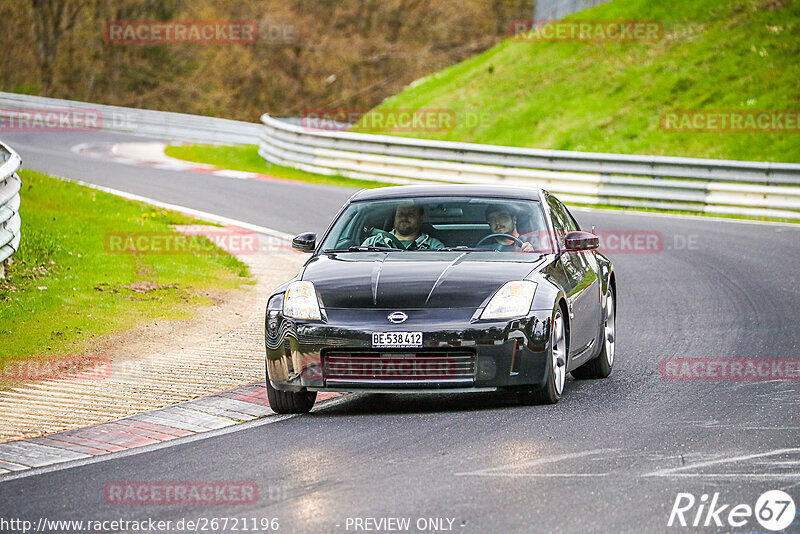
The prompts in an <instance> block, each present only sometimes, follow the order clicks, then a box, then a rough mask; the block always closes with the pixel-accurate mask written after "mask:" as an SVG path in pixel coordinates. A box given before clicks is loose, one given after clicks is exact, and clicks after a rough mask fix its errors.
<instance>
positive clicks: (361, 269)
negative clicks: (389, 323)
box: [302, 252, 543, 309]
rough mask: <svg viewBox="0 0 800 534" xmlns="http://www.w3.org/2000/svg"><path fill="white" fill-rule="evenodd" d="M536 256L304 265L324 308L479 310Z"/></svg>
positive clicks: (419, 256) (389, 257)
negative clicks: (479, 307)
mask: <svg viewBox="0 0 800 534" xmlns="http://www.w3.org/2000/svg"><path fill="white" fill-rule="evenodd" d="M542 260H543V257H542V256H540V255H538V254H536V255H534V254H513V255H512V254H506V253H498V252H469V253H461V254H459V253H457V252H391V253H382V252H352V253H333V254H323V255H319V256H316V257H314V258H312V259H311V260H310V261H309V263H308V264H307V265H306V267H305V269H304V271H303V274H302V279H303V280H309V281H311V282H313V283H314V287H315V288H316V290H317V294H318V295H319V297H320V300H321V301H322V304H323V306H324V307H326V308H377V309H388V308H405V309H410V308H477V307H478V306H480V305H481V304H482V303H483V302H484V301H485V300H486V299H487V298H488V297H489V296H491V295H492V294H493V293H494V292H495V291H497V290H498V289H499V288H500V287H501V286H502V285H503V284H504V283H506V282H508V281H510V280H522V279H523V278H526V277H528V276H529V275H530V274H531V272H532V271H534V270H536V269H537V267H539V266H540V265H541V264H542V263H543V261H542Z"/></svg>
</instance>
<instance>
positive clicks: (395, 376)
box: [322, 349, 476, 384]
mask: <svg viewBox="0 0 800 534" xmlns="http://www.w3.org/2000/svg"><path fill="white" fill-rule="evenodd" d="M322 366H323V367H322V368H323V373H324V378H325V380H326V382H328V383H331V384H333V383H361V384H392V383H393V384H419V383H431V382H435V383H441V384H452V383H472V382H474V381H475V367H476V366H475V353H474V352H471V351H466V350H463V349H459V350H437V351H430V352H414V353H409V352H408V350H407V349H406V350H405V351H395V352H391V351H380V352H377V351H358V352H356V351H353V352H348V351H341V350H335V351H327V352H325V353H323V354H322Z"/></svg>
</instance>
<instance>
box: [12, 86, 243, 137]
mask: <svg viewBox="0 0 800 534" xmlns="http://www.w3.org/2000/svg"><path fill="white" fill-rule="evenodd" d="M48 112H49V113H48ZM0 117H3V119H4V123H5V126H6V128H5V129H6V130H10V131H15V130H16V131H20V130H22V131H25V130H26V129H30V130H34V131H42V130H53V131H69V130H80V129H84V130H105V131H111V132H119V133H130V134H134V135H141V136H150V137H155V138H158V139H171V140H175V141H190V142H195V143H218V144H257V143H258V136H259V125H258V123H250V122H242V121H233V120H229V119H218V118H215V117H204V116H202V115H188V114H186V113H172V112H169V111H155V110H149V109H133V108H123V107H119V106H106V105H103V104H90V103H87V102H77V101H75V100H61V99H58V98H46V97H42V96H32V95H19V94H16V93H3V92H0ZM2 130H3V128H0V134H1V133H2Z"/></svg>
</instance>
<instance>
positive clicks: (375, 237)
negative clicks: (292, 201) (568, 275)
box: [321, 197, 552, 253]
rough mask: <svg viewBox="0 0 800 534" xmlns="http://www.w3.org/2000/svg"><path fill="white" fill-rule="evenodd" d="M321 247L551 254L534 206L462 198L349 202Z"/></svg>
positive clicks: (529, 202)
mask: <svg viewBox="0 0 800 534" xmlns="http://www.w3.org/2000/svg"><path fill="white" fill-rule="evenodd" d="M321 248H322V251H323V252H343V251H348V252H361V251H363V252H369V251H398V250H405V251H421V252H426V251H436V250H439V251H451V250H452V251H487V252H489V251H494V252H526V253H529V252H538V253H550V252H552V246H551V241H550V234H549V232H548V230H547V225H546V224H545V219H544V216H543V213H542V208H541V205H540V203H539V202H537V201H533V200H519V199H504V198H468V197H422V198H420V197H415V198H411V197H409V198H392V199H381V200H366V201H357V202H353V203H351V204H350V205H349V206H347V208H346V209H345V210H344V211H343V212H342V213H341V215H340V216H339V217H338V219H336V222H335V223H334V224H333V227H332V228H331V231H330V232H329V233H328V235H327V237H326V238H325V240H324V242H323V243H322V247H321Z"/></svg>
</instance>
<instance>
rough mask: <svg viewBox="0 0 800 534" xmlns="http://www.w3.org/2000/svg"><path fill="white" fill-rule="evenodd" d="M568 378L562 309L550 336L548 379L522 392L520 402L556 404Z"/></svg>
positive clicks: (559, 310) (557, 313)
mask: <svg viewBox="0 0 800 534" xmlns="http://www.w3.org/2000/svg"><path fill="white" fill-rule="evenodd" d="M566 378H567V331H566V328H565V325H564V316H563V314H562V313H561V307H560V306H559V307H558V308H557V309H556V313H555V316H554V317H553V330H552V333H551V334H550V350H549V358H548V362H547V379H546V380H545V382H544V384H541V385H539V386H537V387H536V388H535V389H532V390H530V391H522V392H520V395H519V400H520V402H521V403H522V404H555V403H557V402H558V401H559V399H561V394H562V393H563V392H564V385H565V383H566Z"/></svg>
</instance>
